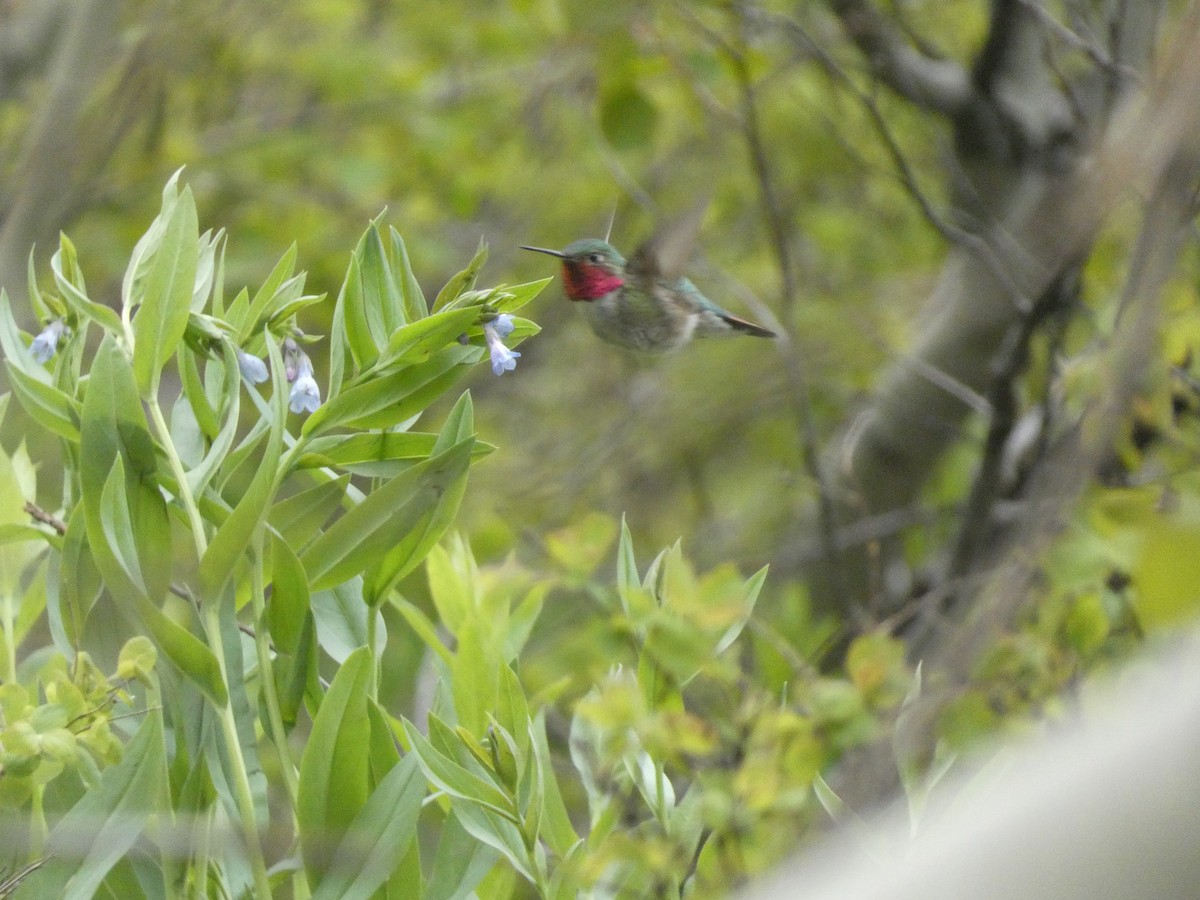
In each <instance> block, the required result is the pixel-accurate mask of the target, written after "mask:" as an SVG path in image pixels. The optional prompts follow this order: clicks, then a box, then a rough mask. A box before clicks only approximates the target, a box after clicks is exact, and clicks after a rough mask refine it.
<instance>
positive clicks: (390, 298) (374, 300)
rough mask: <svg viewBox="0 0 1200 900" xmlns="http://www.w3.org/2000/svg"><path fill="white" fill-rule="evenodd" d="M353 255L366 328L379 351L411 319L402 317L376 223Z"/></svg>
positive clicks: (393, 272) (398, 297)
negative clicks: (358, 268) (359, 263)
mask: <svg viewBox="0 0 1200 900" xmlns="http://www.w3.org/2000/svg"><path fill="white" fill-rule="evenodd" d="M380 218H382V216H381V217H380ZM356 252H357V253H359V254H360V259H361V261H362V302H363V307H364V308H365V309H364V311H365V313H366V318H367V324H368V326H369V327H370V329H371V336H372V338H373V339H374V341H375V345H376V346H377V347H379V348H380V349H382V348H383V347H384V346H385V345H386V343H387V340H388V336H389V335H390V334H392V332H394V331H396V330H397V329H398V328H400V326H401V325H405V324H407V323H408V322H409V321H410V319H409V318H408V317H407V316H406V315H405V314H404V307H403V304H402V302H401V298H400V285H399V284H398V283H397V280H396V272H395V271H394V270H393V268H392V266H391V263H390V260H389V259H388V256H387V251H386V250H385V249H384V247H383V236H382V235H381V234H380V233H379V220H378V219H377V220H375V221H374V222H372V223H371V227H370V228H368V229H367V232H366V234H364V235H363V239H362V241H360V242H359V245H358V249H357V251H356Z"/></svg>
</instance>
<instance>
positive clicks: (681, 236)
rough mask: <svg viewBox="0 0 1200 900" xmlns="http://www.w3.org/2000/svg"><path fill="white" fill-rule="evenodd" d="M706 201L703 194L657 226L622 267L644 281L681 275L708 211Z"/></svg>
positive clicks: (672, 278) (674, 277)
mask: <svg viewBox="0 0 1200 900" xmlns="http://www.w3.org/2000/svg"><path fill="white" fill-rule="evenodd" d="M708 202H709V201H708V198H707V197H705V198H704V199H702V200H701V201H700V202H699V203H697V204H696V205H695V206H693V207H692V208H691V209H690V210H689V211H688V213H687V215H685V216H684V217H683V218H682V219H680V220H679V221H677V222H673V223H671V224H670V225H667V226H665V227H662V228H659V230H658V231H657V232H656V233H655V234H654V235H653V236H652V237H651V238H650V239H649V240H647V241H646V242H645V243H643V244H642V245H641V246H640V247H638V248H637V250H636V251H635V252H634V254H633V256H631V257H630V258H629V262H628V263H626V265H625V270H626V271H627V272H629V273H630V274H632V275H634V276H635V277H642V278H645V279H647V282H646V283H648V284H649V283H653V280H656V279H664V280H666V281H674V280H675V279H677V278H678V277H679V276H680V275H682V274H683V269H684V266H685V265H686V264H687V261H688V257H689V256H691V254H692V248H693V247H695V246H696V236H697V235H698V234H699V233H700V224H701V223H702V222H703V221H704V214H705V213H706V212H707V211H708Z"/></svg>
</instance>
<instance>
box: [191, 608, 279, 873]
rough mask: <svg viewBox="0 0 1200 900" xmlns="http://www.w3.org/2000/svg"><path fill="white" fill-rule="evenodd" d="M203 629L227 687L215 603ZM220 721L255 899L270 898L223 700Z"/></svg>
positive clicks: (245, 778)
mask: <svg viewBox="0 0 1200 900" xmlns="http://www.w3.org/2000/svg"><path fill="white" fill-rule="evenodd" d="M204 625H205V630H206V631H207V632H208V642H209V646H210V647H211V648H212V651H213V654H214V655H215V656H216V657H217V665H218V666H219V667H220V669H221V678H222V680H224V682H225V683H226V684H229V672H228V667H227V666H226V664H225V642H224V640H223V639H222V638H221V621H220V617H219V614H218V611H217V604H216V603H208V604H206V605H205V609H204ZM217 712H218V713H219V714H220V718H221V732H222V733H223V734H224V737H225V750H226V752H228V754H229V764H230V767H231V768H232V769H233V772H232V775H233V793H234V799H235V800H236V802H237V808H238V816H239V817H240V819H241V825H242V833H243V835H244V837H245V840H246V852H247V853H249V854H250V867H251V870H252V871H253V872H254V891H255V896H257V897H270V896H271V885H270V882H269V881H268V880H267V866H266V862H265V860H264V859H263V852H262V844H261V842H260V841H259V837H258V821H257V819H256V818H255V814H254V796H253V794H251V792H250V776H249V774H248V773H247V771H246V759H245V757H244V756H243V755H242V744H241V741H240V740H239V738H238V732H237V722H236V721H235V720H234V717H233V704H232V703H231V701H230V700H228V699H226V701H225V703H224V704H222V705H221V706H219V707H217Z"/></svg>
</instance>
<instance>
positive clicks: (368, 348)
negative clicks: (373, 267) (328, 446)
mask: <svg viewBox="0 0 1200 900" xmlns="http://www.w3.org/2000/svg"><path fill="white" fill-rule="evenodd" d="M363 239H364V240H365V239H366V238H365V235H364V238H363ZM360 246H361V244H360ZM362 280H363V279H362V263H361V261H360V260H359V256H358V252H357V251H355V253H353V254H352V255H351V257H350V266H349V267H348V268H347V269H346V278H345V280H344V281H343V282H342V289H341V292H340V293H339V294H338V299H337V308H336V311H335V313H334V317H335V319H336V320H337V321H339V322H340V323H341V325H342V329H343V331H344V334H345V339H346V346H347V347H348V348H349V349H350V358H351V360H352V361H353V362H354V367H355V369H356V370H359V371H361V370H363V369H365V368H367V367H368V366H370V365H371V363H373V362H375V359H376V357H378V356H379V344H378V343H376V339H375V335H374V334H373V333H372V330H371V323H370V322H369V321H368V313H367V310H366V308H365V305H364V303H363V285H362ZM382 327H383V326H382V325H377V328H378V329H379V330H382ZM329 399H330V400H333V399H334V398H333V397H332V396H331V397H330V398H329ZM322 408H324V407H322ZM319 411H320V410H318V412H319Z"/></svg>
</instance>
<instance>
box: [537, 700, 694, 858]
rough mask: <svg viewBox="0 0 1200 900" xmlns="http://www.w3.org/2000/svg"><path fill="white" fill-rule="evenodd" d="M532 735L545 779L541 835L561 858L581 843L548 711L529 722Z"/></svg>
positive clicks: (541, 712) (543, 779)
mask: <svg viewBox="0 0 1200 900" xmlns="http://www.w3.org/2000/svg"><path fill="white" fill-rule="evenodd" d="M529 737H530V740H531V741H532V744H533V752H534V753H535V754H536V755H537V758H538V761H539V768H540V770H541V778H542V794H543V797H544V799H543V806H544V809H543V813H542V828H541V836H542V837H543V838H544V839H545V841H546V843H547V844H549V845H550V848H551V849H552V850H553V851H554V852H555V853H557V854H558V855H559V856H560V857H561V856H566V854H567V853H569V852H570V850H571V848H572V847H574V846H575V845H576V844H577V843H578V842H579V835H577V834H576V833H575V826H573V825H572V824H571V817H570V815H568V813H567V805H566V803H564V802H563V798H562V792H561V791H560V790H559V787H558V780H557V779H556V778H555V777H554V763H553V759H552V757H551V756H550V745H549V743H548V742H547V740H546V713H545V710H540V711H539V712H538V714H537V717H536V718H534V719H533V721H531V722H530V723H529ZM688 793H689V794H690V793H691V792H690V791H689V792H688Z"/></svg>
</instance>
